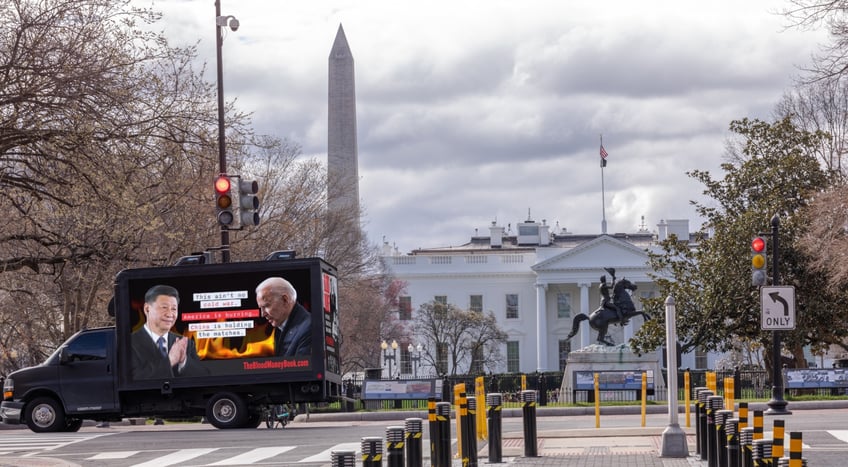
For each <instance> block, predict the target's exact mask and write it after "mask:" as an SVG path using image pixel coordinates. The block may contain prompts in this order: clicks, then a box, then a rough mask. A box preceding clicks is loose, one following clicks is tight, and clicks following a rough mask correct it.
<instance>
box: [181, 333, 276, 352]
mask: <svg viewBox="0 0 848 467" xmlns="http://www.w3.org/2000/svg"><path fill="white" fill-rule="evenodd" d="M192 334H193V333H192ZM268 334H269V333H268V331H267V326H257V327H254V328H250V329H247V335H245V336H244V337H239V338H233V337H215V338H211V339H197V338H196V336H192V337H194V338H195V342H196V343H197V356H198V357H200V359H201V360H225V359H229V358H247V357H269V356H273V355H274V333H273V332H271V333H270V335H268ZM239 341H241V342H240V344H237V342H239Z"/></svg>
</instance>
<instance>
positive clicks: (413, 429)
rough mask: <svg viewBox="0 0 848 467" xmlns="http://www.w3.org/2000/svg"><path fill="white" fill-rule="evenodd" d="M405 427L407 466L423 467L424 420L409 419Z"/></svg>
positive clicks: (405, 422) (405, 421)
mask: <svg viewBox="0 0 848 467" xmlns="http://www.w3.org/2000/svg"><path fill="white" fill-rule="evenodd" d="M403 425H404V428H405V430H406V465H407V467H423V465H424V449H423V447H422V443H423V440H422V432H423V431H424V420H421V419H420V418H407V419H406V420H404V424H403Z"/></svg>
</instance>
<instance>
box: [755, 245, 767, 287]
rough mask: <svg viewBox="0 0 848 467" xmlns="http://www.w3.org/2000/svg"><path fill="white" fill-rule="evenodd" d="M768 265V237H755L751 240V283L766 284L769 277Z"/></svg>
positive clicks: (756, 284)
mask: <svg viewBox="0 0 848 467" xmlns="http://www.w3.org/2000/svg"><path fill="white" fill-rule="evenodd" d="M767 265H768V261H767V260H766V239H765V238H763V237H754V239H753V240H751V285H755V286H762V285H766V279H767V278H768V271H767V268H766V266H767Z"/></svg>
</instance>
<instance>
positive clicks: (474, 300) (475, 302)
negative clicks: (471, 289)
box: [468, 295, 483, 313]
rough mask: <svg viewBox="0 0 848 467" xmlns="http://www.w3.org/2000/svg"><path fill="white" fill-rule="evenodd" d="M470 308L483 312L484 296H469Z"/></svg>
mask: <svg viewBox="0 0 848 467" xmlns="http://www.w3.org/2000/svg"><path fill="white" fill-rule="evenodd" d="M468 309H469V310H471V311H474V312H477V313H482V312H483V296H482V295H471V296H470V297H468Z"/></svg>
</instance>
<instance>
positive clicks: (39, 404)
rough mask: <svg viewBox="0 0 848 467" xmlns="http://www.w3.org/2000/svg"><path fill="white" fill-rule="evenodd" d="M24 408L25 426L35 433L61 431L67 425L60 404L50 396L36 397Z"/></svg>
mask: <svg viewBox="0 0 848 467" xmlns="http://www.w3.org/2000/svg"><path fill="white" fill-rule="evenodd" d="M25 410H26V422H27V426H28V427H29V429H30V430H32V431H34V432H36V433H52V432H56V431H62V430H64V429H65V427H66V426H67V425H66V423H65V410H64V409H63V408H62V404H60V403H59V401H57V400H56V399H53V398H52V397H36V398H35V399H33V400H32V401H31V402H30V403H29V404H27V405H26V409H25Z"/></svg>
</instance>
